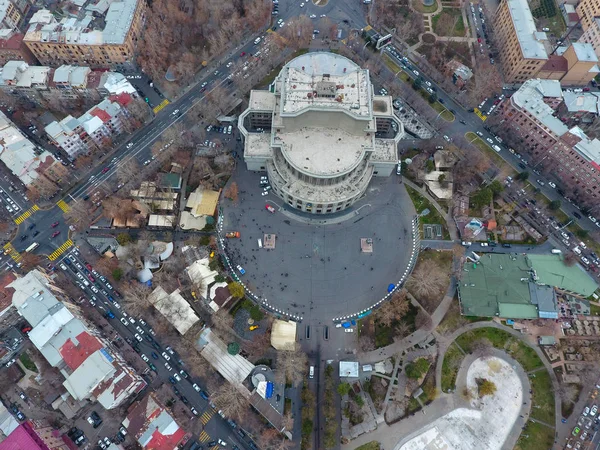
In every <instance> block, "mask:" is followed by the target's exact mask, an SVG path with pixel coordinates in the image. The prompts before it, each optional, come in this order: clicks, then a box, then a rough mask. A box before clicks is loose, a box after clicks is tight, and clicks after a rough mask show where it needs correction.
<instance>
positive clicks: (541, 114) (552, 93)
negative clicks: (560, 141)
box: [510, 78, 569, 136]
mask: <svg viewBox="0 0 600 450" xmlns="http://www.w3.org/2000/svg"><path fill="white" fill-rule="evenodd" d="M560 96H562V90H561V87H560V82H559V81H557V80H541V79H539V78H536V79H531V80H527V81H526V82H525V83H523V85H522V86H521V88H520V89H519V90H518V91H517V92H515V93H514V94H513V95H512V97H511V98H510V101H511V102H512V104H513V105H515V106H516V107H517V108H519V109H521V110H524V111H526V112H528V113H529V114H531V115H532V116H533V117H535V118H536V119H537V120H538V121H539V122H541V123H542V124H543V125H544V126H545V127H547V128H548V129H549V130H550V131H551V132H552V133H553V134H555V135H556V136H562V135H563V134H565V133H566V132H567V131H569V128H568V127H567V126H566V125H565V124H564V123H563V122H562V121H561V120H560V119H558V118H557V117H555V116H554V113H555V111H554V109H552V107H551V106H550V105H548V104H546V103H545V102H544V97H560Z"/></svg>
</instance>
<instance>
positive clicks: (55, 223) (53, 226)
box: [50, 222, 58, 228]
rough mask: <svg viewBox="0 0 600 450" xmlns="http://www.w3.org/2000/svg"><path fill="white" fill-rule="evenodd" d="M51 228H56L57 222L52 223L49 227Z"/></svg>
mask: <svg viewBox="0 0 600 450" xmlns="http://www.w3.org/2000/svg"><path fill="white" fill-rule="evenodd" d="M50 226H51V227H52V228H56V227H57V226H58V222H54V223H53V224H52V225H50Z"/></svg>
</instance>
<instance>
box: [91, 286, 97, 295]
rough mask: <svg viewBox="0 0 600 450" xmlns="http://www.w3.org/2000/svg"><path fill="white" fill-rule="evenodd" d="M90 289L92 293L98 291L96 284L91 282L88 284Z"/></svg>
mask: <svg viewBox="0 0 600 450" xmlns="http://www.w3.org/2000/svg"><path fill="white" fill-rule="evenodd" d="M90 289H91V290H92V292H93V293H94V294H97V293H98V288H97V287H96V286H94V285H93V284H92V285H91V286H90Z"/></svg>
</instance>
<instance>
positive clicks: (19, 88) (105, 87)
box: [0, 61, 137, 106]
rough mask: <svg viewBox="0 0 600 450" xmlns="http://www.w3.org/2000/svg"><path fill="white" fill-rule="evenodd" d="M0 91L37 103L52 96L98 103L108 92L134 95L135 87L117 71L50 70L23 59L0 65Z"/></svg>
mask: <svg viewBox="0 0 600 450" xmlns="http://www.w3.org/2000/svg"><path fill="white" fill-rule="evenodd" d="M0 90H1V91H3V92H4V93H5V94H6V95H9V96H11V97H15V98H25V99H27V100H29V101H31V102H34V103H37V104H38V105H40V106H46V105H45V102H46V101H52V100H53V99H64V100H68V99H77V98H86V99H88V100H91V101H98V102H99V101H100V100H101V99H102V98H103V97H106V96H108V95H121V94H127V95H129V96H132V97H137V91H136V90H135V88H134V87H133V86H132V85H131V83H130V82H129V81H128V80H127V78H125V77H124V76H123V75H122V74H120V73H118V72H107V71H105V70H92V69H91V68H89V67H81V66H71V65H64V66H60V67H58V68H56V69H53V68H51V67H48V66H31V65H29V64H27V63H25V62H24V61H8V62H7V63H6V64H4V66H2V67H1V68H0Z"/></svg>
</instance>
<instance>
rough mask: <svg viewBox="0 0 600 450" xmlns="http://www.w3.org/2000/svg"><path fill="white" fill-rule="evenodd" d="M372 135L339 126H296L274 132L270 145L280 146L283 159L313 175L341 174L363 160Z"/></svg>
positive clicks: (371, 144) (370, 144)
mask: <svg viewBox="0 0 600 450" xmlns="http://www.w3.org/2000/svg"><path fill="white" fill-rule="evenodd" d="M373 140H374V135H368V134H364V133H363V134H362V135H356V134H354V133H348V132H346V131H344V130H342V129H340V128H326V127H324V128H320V127H319V128H318V129H316V128H314V127H305V128H299V129H297V130H295V131H291V132H283V133H277V135H276V136H274V142H273V145H274V146H278V147H280V148H281V151H282V152H283V153H284V154H285V158H286V159H287V161H288V162H289V163H290V164H291V165H292V166H294V167H295V168H296V169H297V170H299V171H300V172H303V173H309V174H311V175H315V176H333V175H342V174H344V173H348V172H350V171H351V170H353V169H354V168H355V167H356V166H358V164H360V162H361V161H362V160H363V156H364V153H365V151H367V150H368V149H372V148H373V144H374V142H373Z"/></svg>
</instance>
